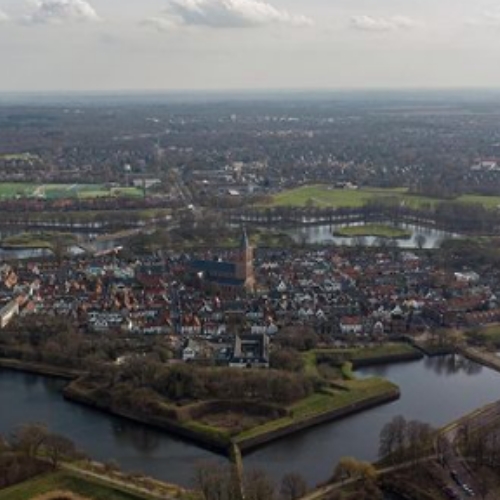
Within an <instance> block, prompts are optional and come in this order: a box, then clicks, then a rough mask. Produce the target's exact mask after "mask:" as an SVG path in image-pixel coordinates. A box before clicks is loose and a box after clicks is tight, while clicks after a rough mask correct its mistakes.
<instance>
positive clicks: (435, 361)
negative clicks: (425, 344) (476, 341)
mask: <svg viewBox="0 0 500 500" xmlns="http://www.w3.org/2000/svg"><path fill="white" fill-rule="evenodd" d="M424 363H425V366H426V367H427V368H429V369H431V370H432V371H433V372H434V373H436V375H446V376H451V375H455V374H457V373H460V372H463V373H466V374H467V375H471V376H472V375H479V374H480V373H481V371H482V369H483V367H482V366H481V365H479V364H477V363H474V362H473V361H470V360H469V359H467V358H465V357H463V356H457V355H455V354H450V355H448V356H434V357H431V358H425V360H424Z"/></svg>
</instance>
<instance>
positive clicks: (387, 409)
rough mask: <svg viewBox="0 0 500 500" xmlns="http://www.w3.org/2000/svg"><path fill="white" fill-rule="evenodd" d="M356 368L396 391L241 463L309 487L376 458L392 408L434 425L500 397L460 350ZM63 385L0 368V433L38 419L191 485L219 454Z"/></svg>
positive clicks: (95, 449) (128, 462) (85, 444)
mask: <svg viewBox="0 0 500 500" xmlns="http://www.w3.org/2000/svg"><path fill="white" fill-rule="evenodd" d="M357 373H358V376H361V377H364V376H371V375H377V376H382V377H385V378H387V379H389V380H391V381H393V382H395V383H396V384H398V385H399V387H400V388H401V392H402V396H401V398H400V399H399V400H398V401H395V402H393V403H390V404H386V405H383V406H380V407H377V408H374V409H371V410H368V411H365V412H363V413H360V414H357V415H353V416H351V417H348V418H345V419H343V420H340V421H337V422H332V423H329V424H325V425H322V426H319V427H316V428H313V429H310V430H307V431H303V432H301V433H298V434H295V435H293V436H289V437H287V438H285V439H282V440H280V441H276V442H273V443H270V444H269V445H267V446H265V447H263V448H261V449H259V450H257V451H255V452H253V453H251V454H249V455H247V456H245V459H244V463H245V466H246V467H249V468H254V467H258V468H263V469H265V470H266V471H267V472H268V473H269V474H270V475H271V476H272V477H273V478H275V479H276V480H279V479H280V478H281V476H282V475H283V474H285V473H286V472H290V471H297V472H300V473H301V474H302V475H304V477H306V479H307V480H308V481H309V483H310V485H311V486H312V485H315V484H317V483H318V482H320V481H324V480H326V479H327V478H328V477H329V475H330V474H331V472H332V470H333V468H334V466H335V463H336V462H337V460H338V459H339V458H340V457H342V456H346V455H349V456H355V457H358V458H361V459H365V460H374V459H376V457H377V448H378V435H379V432H380V429H381V428H382V426H383V425H384V424H385V423H386V422H388V421H389V420H390V419H391V418H392V417H393V416H395V415H399V414H401V415H404V416H405V417H406V418H408V419H417V420H422V421H426V422H429V423H431V424H433V425H435V426H440V425H443V424H445V423H447V422H449V421H451V420H454V419H456V418H458V417H460V416H462V415H464V414H466V413H468V412H470V411H472V410H474V409H475V408H478V407H480V406H482V405H484V404H486V403H489V402H492V401H495V400H498V399H500V374H498V373H496V372H494V371H492V370H490V369H488V368H485V367H482V366H480V365H478V364H476V363H474V362H470V361H468V360H466V359H464V358H462V357H460V356H447V357H439V358H424V359H422V360H419V361H412V362H406V363H399V364H392V365H382V366H377V367H372V368H365V369H362V370H359V371H358V372H357ZM64 384H65V382H64V381H62V380H58V379H53V378H47V377H42V376H36V375H29V374H24V373H19V372H14V371H8V370H0V433H8V432H10V431H11V430H12V429H13V428H15V427H16V426H17V425H19V424H20V423H26V422H43V423H46V424H48V425H49V426H50V427H51V428H52V429H53V430H55V431H57V432H61V433H64V434H66V435H68V436H69V437H71V438H72V439H73V440H74V441H75V442H76V443H77V444H78V445H79V446H80V447H81V448H82V449H84V450H85V451H86V452H87V453H88V454H90V455H91V456H92V457H94V458H96V459H98V460H102V461H105V460H111V459H114V460H116V461H118V462H119V464H120V465H121V466H122V467H123V468H124V469H126V470H129V471H142V472H144V473H146V474H149V475H152V476H155V477H158V478H160V479H163V480H167V481H172V482H177V483H181V484H184V485H189V484H190V482H191V479H192V477H193V470H194V467H195V465H196V463H197V462H199V461H205V460H217V461H221V462H222V461H224V460H225V459H224V458H223V457H220V456H218V455H215V454H213V453H210V452H208V451H206V450H203V449H201V448H199V447H197V446H195V445H193V444H191V443H187V442H184V441H182V440H180V439H177V438H175V437H173V436H170V435H168V434H165V433H163V432H160V431H157V430H155V429H151V428H149V427H147V426H143V425H140V424H135V423H131V422H129V421H127V420H124V419H121V418H116V417H113V416H110V415H107V414H104V413H101V412H98V411H94V410H92V409H89V408H87V407H83V406H80V405H77V404H73V403H70V402H68V401H65V400H64V399H63V397H62V396H61V390H62V388H63V387H64Z"/></svg>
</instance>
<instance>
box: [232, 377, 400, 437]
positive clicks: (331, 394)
mask: <svg viewBox="0 0 500 500" xmlns="http://www.w3.org/2000/svg"><path fill="white" fill-rule="evenodd" d="M342 385H343V386H344V389H342V390H341V389H331V390H328V391H325V392H321V393H314V394H312V395H311V396H309V397H308V398H305V399H303V400H301V401H299V402H297V403H296V404H294V405H292V406H290V407H289V410H290V412H291V416H288V417H283V418H279V419H277V420H271V421H270V422H267V423H265V424H263V425H260V426H258V427H254V428H252V429H249V430H247V431H244V432H242V433H241V434H239V435H238V436H236V438H235V442H236V443H241V442H243V441H245V440H247V439H250V438H254V437H257V436H260V435H263V434H266V433H268V432H272V431H275V430H278V429H283V428H286V427H289V426H293V425H296V424H299V423H300V422H303V421H306V420H308V419H310V418H313V417H317V416H319V415H321V414H323V413H327V412H331V411H333V410H340V409H342V408H346V407H349V406H350V405H352V404H354V403H360V402H362V401H363V400H366V399H369V398H373V397H376V396H383V395H388V394H393V393H394V392H395V391H396V390H397V386H396V385H394V384H393V383H391V382H389V381H387V380H384V379H380V378H368V379H362V380H346V381H343V382H342Z"/></svg>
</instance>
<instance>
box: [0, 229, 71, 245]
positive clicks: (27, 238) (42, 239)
mask: <svg viewBox="0 0 500 500" xmlns="http://www.w3.org/2000/svg"><path fill="white" fill-rule="evenodd" d="M75 243H76V236H74V235H72V234H69V233H52V232H40V233H34V232H33V233H19V234H16V235H12V236H8V237H7V238H4V239H3V240H2V241H1V244H2V246H3V247H5V248H48V249H52V248H54V246H55V245H62V246H64V247H68V246H71V245H74V244H75Z"/></svg>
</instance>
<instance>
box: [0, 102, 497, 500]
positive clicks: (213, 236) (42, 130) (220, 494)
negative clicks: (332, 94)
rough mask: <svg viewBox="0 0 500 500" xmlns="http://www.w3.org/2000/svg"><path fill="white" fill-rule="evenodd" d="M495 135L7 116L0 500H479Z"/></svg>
mask: <svg viewBox="0 0 500 500" xmlns="http://www.w3.org/2000/svg"><path fill="white" fill-rule="evenodd" d="M499 116H500V103H499V102H498V101H496V100H494V99H493V98H492V100H491V102H487V103H483V102H482V101H477V100H473V99H470V100H468V99H467V96H466V97H464V100H461V101H456V100H453V99H451V98H449V99H448V98H445V97H442V98H440V99H437V100H436V99H430V98H429V100H428V101H425V102H420V101H419V102H414V101H413V100H412V99H411V96H410V95H408V96H406V95H404V94H402V95H399V96H395V97H393V98H391V99H388V100H386V101H379V100H367V101H364V100H362V101H359V100H356V99H353V100H349V99H347V100H342V101H339V100H336V99H326V98H325V99H324V100H307V99H303V100H298V101H294V102H291V101H290V102H289V101H288V100H286V99H284V100H274V101H273V100H269V101H266V100H260V101H259V100H255V101H252V102H246V101H240V100H234V101H231V100H226V101H220V102H212V103H203V102H196V101H195V102H190V103H185V104H182V103H178V102H177V103H172V102H168V100H166V101H165V102H163V101H161V102H159V103H158V104H157V105H150V104H147V103H134V102H132V101H131V102H128V101H127V102H124V103H121V104H119V105H118V104H114V105H104V106H100V105H99V106H97V105H93V104H82V103H78V104H77V103H74V102H72V101H71V100H65V101H60V102H58V101H54V102H51V103H50V104H46V105H38V106H35V105H32V104H25V105H17V104H12V103H10V104H9V102H5V103H0V130H1V131H2V133H1V134H0V406H1V408H2V411H1V412H0V434H1V435H2V436H3V438H0V500H4V499H5V500H10V499H12V500H17V499H25V498H26V500H32V499H33V498H36V499H37V500H38V499H40V500H41V499H42V498H43V499H44V500H45V497H43V496H42V497H38V496H36V495H37V494H40V495H43V494H46V493H50V492H51V491H59V490H60V491H63V492H66V493H65V494H66V495H67V494H68V492H69V493H72V494H74V495H80V496H78V498H81V497H85V498H91V499H94V498H95V499H96V500H100V499H102V498H117V499H118V500H121V499H122V498H123V499H125V498H128V499H130V498H134V499H135V498H139V499H145V498H149V499H150V498H155V499H156V498H158V499H159V498H168V499H169V498H182V499H184V500H189V499H191V500H195V499H198V500H215V499H217V500H240V499H242V498H245V499H250V500H278V499H279V500H288V499H289V500H298V499H302V500H313V499H338V500H360V499H364V498H366V499H384V500H388V499H391V500H393V499H395V500H401V499H410V500H444V499H446V498H448V499H464V498H467V497H472V496H477V497H478V498H482V499H489V500H495V499H498V498H499V497H500V476H499V475H498V470H497V469H498V453H499V449H500V448H499V445H498V435H499V429H500V403H498V401H500V384H498V382H499V381H500V375H499V374H498V372H499V371H500V356H498V351H499V350H500V252H499V250H498V248H499V243H500V233H499V231H500V166H499V165H500V131H499V130H498V127H497V123H498V118H499ZM27 374H29V375H27ZM19 375H24V376H25V378H20V377H19ZM51 383H52V384H53V385H52V386H51ZM44 384H46V385H44ZM43 387H45V389H43ZM51 387H52V388H51ZM54 387H56V389H54ZM51 391H52V392H51ZM17 398H19V399H17ZM50 398H53V399H50ZM16 401H17V403H16ZM417 403H418V404H417ZM54 404H57V405H58V406H57V408H58V410H57V411H56V410H54V411H53V412H52V411H49V413H45V412H46V411H47V408H52V407H53V405H54ZM21 409H22V411H21ZM77 410H78V412H77ZM382 410H383V412H384V415H382V414H381V413H380V412H381V411H382ZM19 411H21V413H18V412H19ZM65 412H68V413H65ZM63 414H64V415H68V416H67V418H68V421H71V425H68V423H67V422H66V423H64V422H63V420H62V415H63ZM58 415H59V416H58ZM382 416H383V417H384V418H382ZM21 417H22V420H19V419H20V418H21ZM107 419H110V420H107ZM111 419H112V420H111ZM13 422H15V424H16V425H13ZM103 423H104V425H103ZM108 424H109V425H108ZM101 425H102V427H101ZM92 426H95V427H94V430H92ZM128 426H132V427H131V429H132V430H131V431H129V432H130V435H133V436H134V439H130V442H132V444H130V443H129V442H128V441H127V439H125V437H124V436H125V433H126V432H128V431H126V429H128V428H129V427H128ZM110 428H112V429H113V430H109V429H110ZM124 429H125V430H124ZM93 432H95V438H93V437H92V436H93V435H94V434H93ZM99 440H102V441H103V442H106V447H105V449H103V450H101V449H100V448H99V446H98V445H99V443H98V441H99ZM163 440H168V441H163ZM165 443H167V444H165ZM160 462H161V464H163V465H161V467H159V466H158V463H160ZM132 469H133V470H132ZM2 471H5V473H4V472H2ZM33 492H35V493H36V494H34V493H33ZM109 495H112V496H109ZM50 498H54V499H56V497H50ZM57 498H59V497H57ZM61 498H66V496H63V497H61ZM68 498H73V497H68ZM75 498H76V497H75ZM48 499H49V497H47V500H48Z"/></svg>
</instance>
